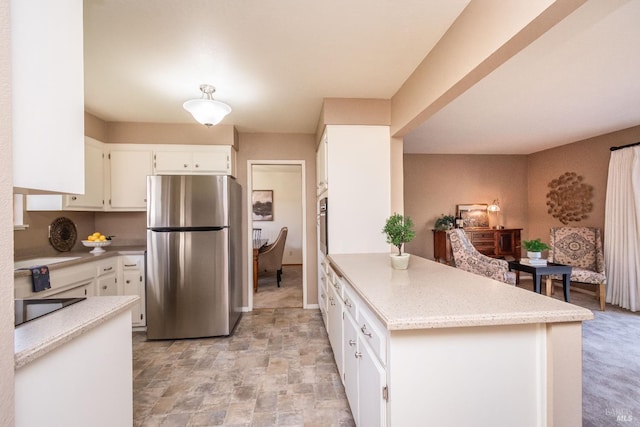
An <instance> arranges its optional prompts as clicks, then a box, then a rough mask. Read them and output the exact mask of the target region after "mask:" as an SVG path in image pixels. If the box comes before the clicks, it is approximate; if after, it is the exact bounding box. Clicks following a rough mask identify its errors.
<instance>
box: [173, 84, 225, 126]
mask: <svg viewBox="0 0 640 427" xmlns="http://www.w3.org/2000/svg"><path fill="white" fill-rule="evenodd" d="M200 90H201V91H202V98H200V99H191V100H189V101H187V102H185V103H184V104H182V107H183V108H184V109H185V110H187V111H188V112H190V113H191V115H192V116H193V118H194V119H196V120H197V121H198V122H199V123H202V124H203V125H205V126H215V125H217V124H218V123H220V122H221V121H222V119H224V117H225V116H226V115H227V114H229V113H230V112H231V107H229V106H228V105H227V104H225V103H224V102H220V101H216V100H214V99H213V96H212V94H213V92H215V88H214V87H213V86H210V85H202V86H200Z"/></svg>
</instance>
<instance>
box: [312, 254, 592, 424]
mask: <svg viewBox="0 0 640 427" xmlns="http://www.w3.org/2000/svg"><path fill="white" fill-rule="evenodd" d="M323 261H326V262H324V263H323V262H321V265H322V266H323V268H324V270H323V274H325V275H324V278H325V280H323V284H322V285H323V288H322V289H321V291H322V292H323V293H324V295H326V297H325V298H324V300H326V301H327V304H326V306H324V307H322V306H321V309H322V310H323V311H324V312H325V313H324V314H325V315H324V316H323V318H324V319H325V322H326V323H327V329H328V332H329V339H330V341H331V344H332V348H333V349H334V355H335V357H336V362H337V365H338V370H339V372H340V374H341V377H342V378H343V381H344V383H345V391H346V394H347V398H348V400H349V404H350V406H351V409H352V412H353V414H354V417H355V418H356V422H357V423H358V425H392V426H403V425H412V424H415V422H416V420H420V424H422V425H492V426H513V425H519V426H551V425H555V426H580V425H581V424H582V341H581V340H582V323H581V322H582V321H584V320H589V319H592V318H593V314H592V313H591V311H589V310H586V309H583V308H581V307H577V306H574V305H571V304H567V303H565V302H562V301H558V300H555V299H552V298H548V297H546V296H542V295H539V294H536V293H534V292H530V291H528V290H524V289H520V288H517V287H514V286H510V285H506V284H503V283H500V282H497V281H494V280H491V279H488V278H484V277H481V276H477V275H474V274H471V273H467V272H464V271H461V270H458V269H455V268H453V267H449V266H446V265H443V264H439V263H436V262H433V261H430V260H426V259H423V258H420V257H417V256H412V257H411V262H410V266H409V269H408V270H393V269H392V268H391V266H390V260H389V254H386V253H382V254H337V255H336V254H334V255H329V256H328V257H327V258H326V259H324V260H323ZM340 311H342V313H341V314H342V316H338V315H336V314H335V313H338V312H340ZM341 318H342V321H341V320H340V319H341Z"/></svg>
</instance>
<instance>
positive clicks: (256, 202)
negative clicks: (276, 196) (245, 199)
mask: <svg viewBox="0 0 640 427" xmlns="http://www.w3.org/2000/svg"><path fill="white" fill-rule="evenodd" d="M251 206H252V209H251V211H252V217H253V220H254V221H273V190H253V191H252V193H251Z"/></svg>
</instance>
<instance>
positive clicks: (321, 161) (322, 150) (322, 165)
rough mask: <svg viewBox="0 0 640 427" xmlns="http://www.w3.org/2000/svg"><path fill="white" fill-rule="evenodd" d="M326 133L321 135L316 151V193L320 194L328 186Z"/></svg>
mask: <svg viewBox="0 0 640 427" xmlns="http://www.w3.org/2000/svg"><path fill="white" fill-rule="evenodd" d="M327 149H328V148H327V133H326V132H325V133H324V134H323V135H322V139H321V140H320V144H319V145H318V151H317V152H316V193H317V195H318V196H320V195H322V194H323V193H324V192H325V191H327V188H329V176H328V174H327Z"/></svg>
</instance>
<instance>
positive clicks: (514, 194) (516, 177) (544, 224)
mask: <svg viewBox="0 0 640 427" xmlns="http://www.w3.org/2000/svg"><path fill="white" fill-rule="evenodd" d="M638 141H640V126H635V127H632V128H629V129H625V130H621V131H618V132H612V133H609V134H605V135H601V136H597V137H594V138H589V139H585V140H582V141H577V142H574V143H571V144H567V145H563V146H560V147H556V148H552V149H549V150H545V151H541V152H538V153H534V154H530V155H528V156H507V155H505V156H485V155H435V154H434V155H431V154H405V156H404V203H405V205H404V208H405V214H407V215H409V216H411V217H412V218H413V220H414V222H415V223H416V232H417V233H416V238H415V239H414V241H413V242H411V243H409V244H407V251H408V252H410V253H414V254H416V255H420V256H424V257H426V258H429V259H433V234H432V231H431V230H432V229H433V225H434V222H435V220H436V219H437V218H438V217H439V216H440V215H441V214H449V213H451V214H455V208H456V204H459V203H491V201H492V200H493V199H494V198H496V197H497V198H499V200H500V206H501V208H502V210H501V212H500V223H501V224H502V225H504V226H506V227H508V228H522V229H523V231H522V239H523V240H525V239H527V240H528V239H532V238H538V237H539V238H541V239H542V240H543V241H545V242H548V241H549V229H550V228H551V227H557V226H561V225H563V224H562V223H561V222H560V221H559V220H558V219H556V218H553V217H552V216H551V215H550V214H549V213H548V212H547V204H546V203H547V193H548V192H549V186H548V184H549V182H550V181H551V180H553V179H555V178H558V177H559V176H560V175H562V174H564V173H565V172H575V173H577V174H578V175H580V176H582V177H583V179H584V182H585V183H586V184H589V185H591V186H593V199H592V201H593V211H592V212H590V213H589V214H588V218H586V219H585V220H583V221H579V222H571V223H569V225H575V226H589V227H598V228H600V229H601V230H603V231H604V216H605V201H606V191H607V175H608V171H609V159H610V154H611V152H610V150H609V148H610V147H612V146H620V145H626V144H632V143H635V142H638ZM490 220H491V225H495V220H496V218H495V217H494V216H490Z"/></svg>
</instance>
